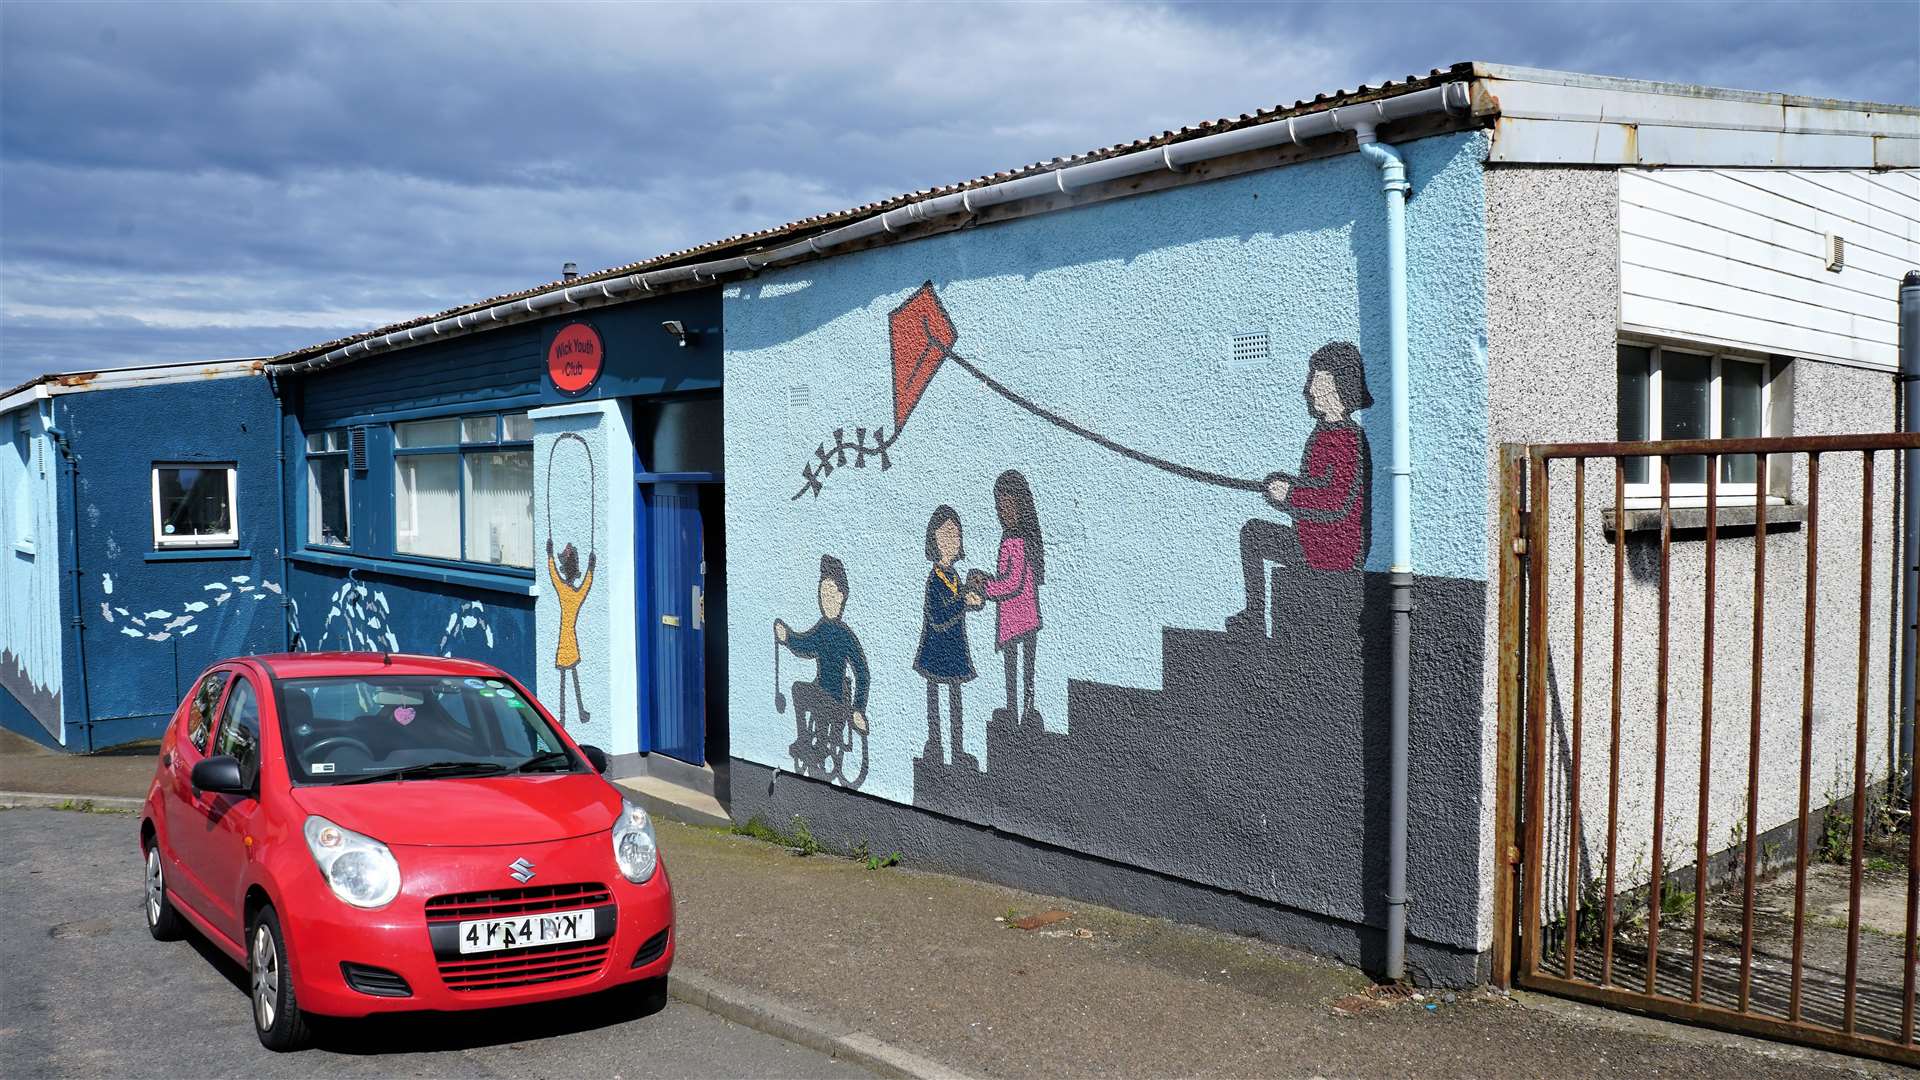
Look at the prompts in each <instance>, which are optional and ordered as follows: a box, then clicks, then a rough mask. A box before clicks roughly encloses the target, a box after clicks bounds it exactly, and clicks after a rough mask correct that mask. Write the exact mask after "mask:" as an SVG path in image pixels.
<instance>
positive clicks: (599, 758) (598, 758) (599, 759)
mask: <svg viewBox="0 0 1920 1080" xmlns="http://www.w3.org/2000/svg"><path fill="white" fill-rule="evenodd" d="M580 752H581V753H582V754H585V755H586V758H587V764H589V765H591V766H593V771H594V772H597V773H603V772H606V771H607V752H606V751H605V750H602V749H600V748H599V747H597V746H586V745H582V746H581V747H580Z"/></svg>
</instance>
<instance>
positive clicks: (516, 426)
mask: <svg viewBox="0 0 1920 1080" xmlns="http://www.w3.org/2000/svg"><path fill="white" fill-rule="evenodd" d="M500 423H501V424H503V425H505V428H506V430H504V431H502V432H501V433H500V438H501V441H503V442H532V441H533V417H531V416H528V415H527V414H526V413H523V412H516V413H508V414H507V415H505V416H502V417H501V418H500Z"/></svg>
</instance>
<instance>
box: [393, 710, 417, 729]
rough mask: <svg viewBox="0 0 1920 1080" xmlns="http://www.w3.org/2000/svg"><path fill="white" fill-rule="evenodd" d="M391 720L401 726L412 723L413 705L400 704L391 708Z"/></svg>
mask: <svg viewBox="0 0 1920 1080" xmlns="http://www.w3.org/2000/svg"><path fill="white" fill-rule="evenodd" d="M393 722H394V723H396V724H399V725H400V726H401V727H406V726H407V725H408V724H411V723H413V706H411V705H402V706H400V707H399V708H397V709H395V710H393Z"/></svg>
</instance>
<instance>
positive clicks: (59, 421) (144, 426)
mask: <svg viewBox="0 0 1920 1080" xmlns="http://www.w3.org/2000/svg"><path fill="white" fill-rule="evenodd" d="M279 423H280V411H279V407H278V405H277V403H276V402H275V401H274V396H273V391H272V389H271V387H270V386H269V383H268V379H267V376H266V372H265V369H264V365H263V364H262V363H261V361H259V360H257V359H252V360H220V361H211V362H205V363H188V364H163V365H151V366H145V367H133V368H116V369H112V370H105V371H94V372H78V373H71V374H65V375H48V376H43V377H41V378H38V379H34V380H32V381H30V382H27V383H25V384H23V385H21V386H17V387H14V388H13V389H11V390H8V391H5V392H4V393H0V433H4V434H5V437H6V440H7V443H8V445H9V449H8V450H7V451H6V452H5V453H0V492H3V493H4V498H0V543H4V545H5V548H6V551H5V554H4V567H3V568H0V587H3V588H0V592H3V593H4V596H5V604H4V605H0V616H3V618H0V687H3V688H4V690H5V692H4V693H0V723H3V724H4V725H5V726H6V727H8V728H10V729H12V730H15V731H19V732H21V733H23V734H27V735H30V736H32V737H33V738H36V739H39V740H41V741H43V742H46V743H48V744H51V745H55V746H59V747H62V748H64V749H68V750H75V751H91V750H97V749H104V748H106V747H110V746H115V745H119V744H122V743H128V742H134V741H138V740H140V739H147V738H152V737H155V736H157V735H159V734H160V732H161V731H162V729H163V728H164V727H165V726H166V722H167V719H168V718H169V717H170V716H172V714H173V709H174V706H175V705H177V704H178V703H179V700H180V696H181V694H182V693H184V689H183V688H184V687H186V686H188V685H190V684H191V683H192V682H193V680H194V678H195V677H196V676H198V675H199V674H200V672H201V671H202V670H203V669H204V668H205V667H206V666H207V665H208V664H210V663H212V662H213V661H215V660H218V659H220V658H222V657H226V656H233V655H235V654H239V653H251V652H263V651H270V650H274V649H279V648H283V647H284V646H285V644H286V636H285V633H284V631H283V629H282V628H283V625H284V623H285V621H286V619H287V616H288V608H287V606H286V604H287V597H286V593H285V586H284V582H285V577H284V574H285V564H284V562H283V561H282V559H281V552H282V544H281V532H280V509H281V508H280V502H279V498H278V495H277V492H278V489H279V474H278V463H277V459H276V456H275V453H274V447H275V432H276V431H277V430H278V426H279Z"/></svg>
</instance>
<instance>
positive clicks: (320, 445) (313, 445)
mask: <svg viewBox="0 0 1920 1080" xmlns="http://www.w3.org/2000/svg"><path fill="white" fill-rule="evenodd" d="M326 452H327V433H326V432H324V431H316V432H314V433H313V434H311V435H309V436H307V453H309V454H324V453H326Z"/></svg>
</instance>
